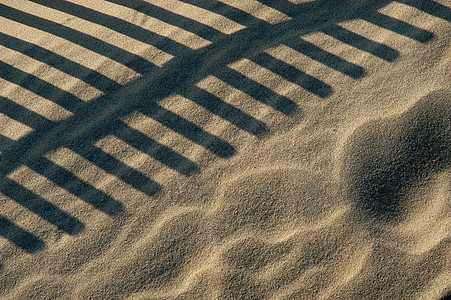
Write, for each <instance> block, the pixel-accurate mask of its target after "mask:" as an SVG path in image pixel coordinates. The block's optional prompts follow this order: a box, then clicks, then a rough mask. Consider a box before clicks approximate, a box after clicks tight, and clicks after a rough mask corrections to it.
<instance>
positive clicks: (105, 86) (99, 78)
mask: <svg viewBox="0 0 451 300" xmlns="http://www.w3.org/2000/svg"><path fill="white" fill-rule="evenodd" d="M0 45H3V46H5V47H7V48H10V49H12V50H15V51H17V52H21V53H23V54H25V55H27V56H29V57H32V58H34V59H36V60H38V61H41V62H43V63H45V64H47V65H49V66H52V67H54V68H56V69H59V70H61V71H63V72H64V73H66V74H69V75H71V76H73V77H75V78H78V79H81V80H83V81H84V82H86V83H88V84H89V85H91V86H93V87H95V88H97V89H99V90H101V91H104V92H112V91H115V90H118V89H119V88H120V87H121V85H120V84H119V83H117V82H116V81H114V80H112V79H110V78H108V77H106V76H105V75H103V74H101V73H99V72H97V71H95V70H92V69H89V68H87V67H85V66H82V65H80V64H78V63H76V62H73V61H72V60H70V59H67V58H66V57H64V56H61V55H58V54H56V53H54V52H52V51H50V50H47V49H45V48H42V47H40V46H38V45H35V44H32V43H29V42H26V41H23V40H20V39H18V38H16V37H13V36H10V35H7V34H4V33H1V32H0Z"/></svg>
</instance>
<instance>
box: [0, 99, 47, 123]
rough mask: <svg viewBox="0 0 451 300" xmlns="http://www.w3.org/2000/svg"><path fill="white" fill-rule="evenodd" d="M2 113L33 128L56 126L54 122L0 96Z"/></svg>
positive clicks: (0, 111)
mask: <svg viewBox="0 0 451 300" xmlns="http://www.w3.org/2000/svg"><path fill="white" fill-rule="evenodd" d="M0 113H2V114H5V115H7V116H9V117H10V118H12V119H14V120H16V121H19V122H20V123H22V124H25V125H27V126H29V127H31V128H41V127H43V128H50V127H53V126H55V123H54V122H52V121H50V120H48V119H46V118H44V117H42V116H41V115H38V114H37V113H35V112H33V111H31V110H28V109H26V108H25V107H23V106H21V105H19V104H16V103H14V102H12V101H10V100H9V99H7V98H4V97H2V96H0Z"/></svg>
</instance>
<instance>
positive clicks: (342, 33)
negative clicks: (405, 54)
mask: <svg viewBox="0 0 451 300" xmlns="http://www.w3.org/2000/svg"><path fill="white" fill-rule="evenodd" d="M321 31H322V32H324V33H325V34H327V35H330V36H331V37H333V38H335V39H337V40H339V41H342V42H343V43H345V44H348V45H351V46H353V47H355V48H357V49H360V50H362V51H365V52H368V53H370V54H373V55H374V56H377V57H379V58H382V59H384V60H386V61H390V62H392V61H394V60H395V59H396V58H398V56H399V52H398V51H396V50H395V49H393V48H390V47H388V46H386V45H384V44H381V43H377V42H374V41H372V40H369V39H367V38H365V37H363V36H361V35H359V34H357V33H354V32H351V31H349V30H346V29H344V28H343V27H341V26H338V25H331V26H329V27H326V28H324V29H322V30H321Z"/></svg>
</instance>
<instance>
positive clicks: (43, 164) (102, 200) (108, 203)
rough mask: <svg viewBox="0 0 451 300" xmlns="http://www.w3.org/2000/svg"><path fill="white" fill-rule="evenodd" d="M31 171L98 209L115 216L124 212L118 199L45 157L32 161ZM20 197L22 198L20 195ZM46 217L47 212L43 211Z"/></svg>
mask: <svg viewBox="0 0 451 300" xmlns="http://www.w3.org/2000/svg"><path fill="white" fill-rule="evenodd" d="M26 165H27V166H28V167H29V168H30V169H32V170H33V171H35V172H36V173H38V174H41V175H42V176H44V177H46V178H48V179H49V180H51V181H53V182H54V183H56V184H57V185H59V186H60V187H62V188H64V189H66V190H67V191H68V192H70V193H72V194H74V195H75V196H77V197H79V198H80V199H82V200H84V201H85V202H86V203H89V204H90V205H92V206H93V207H95V208H96V209H99V210H100V211H103V212H105V213H107V214H109V215H111V216H114V215H116V214H118V213H119V212H121V211H122V209H123V205H122V203H120V202H119V201H117V200H116V199H113V198H111V197H110V196H108V195H107V194H105V193H104V192H102V191H99V190H98V189H96V188H95V187H93V186H92V185H90V184H88V183H86V182H84V181H83V180H80V179H79V178H78V177H76V176H75V175H74V174H72V173H71V172H69V171H67V170H65V169H63V168H62V167H60V166H58V165H56V164H55V163H53V162H51V161H50V160H48V159H47V158H45V157H39V158H38V159H33V160H31V161H30V162H29V163H28V164H26ZM18 196H21V195H20V194H19V195H18ZM14 200H16V201H23V200H21V198H20V197H16V198H14ZM41 213H42V214H44V216H45V215H46V214H47V213H46V211H45V210H44V211H41Z"/></svg>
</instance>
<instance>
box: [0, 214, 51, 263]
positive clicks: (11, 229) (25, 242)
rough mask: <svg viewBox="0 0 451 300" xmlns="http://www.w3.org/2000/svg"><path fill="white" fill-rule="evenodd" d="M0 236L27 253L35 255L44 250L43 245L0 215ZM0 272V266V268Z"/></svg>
mask: <svg viewBox="0 0 451 300" xmlns="http://www.w3.org/2000/svg"><path fill="white" fill-rule="evenodd" d="M0 236H3V237H4V238H6V239H8V240H10V241H11V242H12V243H13V244H15V245H16V246H18V247H19V248H22V249H23V250H25V251H26V252H28V253H36V252H38V251H41V250H43V249H44V248H45V243H44V241H42V240H41V239H39V238H37V237H36V236H34V235H33V234H32V233H30V232H28V231H26V230H24V229H23V228H21V227H19V226H17V225H16V224H14V223H13V222H11V221H10V220H8V219H7V218H5V217H3V216H1V215H0ZM0 271H1V266H0Z"/></svg>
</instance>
